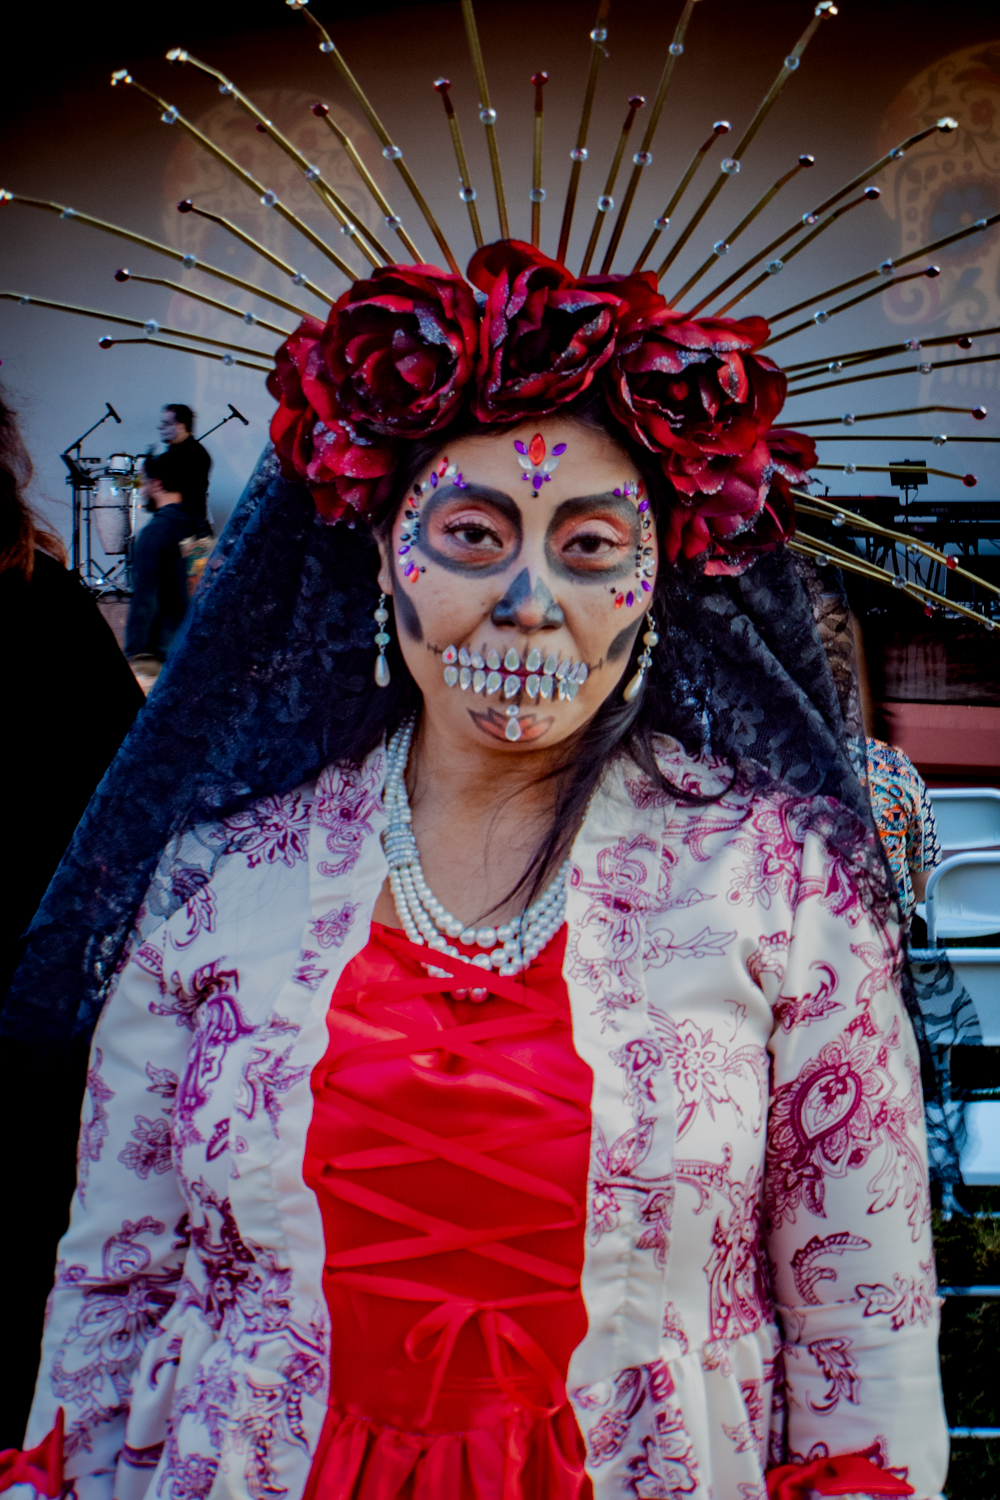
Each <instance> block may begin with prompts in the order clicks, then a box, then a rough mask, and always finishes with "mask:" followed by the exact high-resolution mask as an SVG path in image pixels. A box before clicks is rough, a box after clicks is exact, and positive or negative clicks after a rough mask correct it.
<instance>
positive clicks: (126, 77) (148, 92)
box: [111, 69, 358, 281]
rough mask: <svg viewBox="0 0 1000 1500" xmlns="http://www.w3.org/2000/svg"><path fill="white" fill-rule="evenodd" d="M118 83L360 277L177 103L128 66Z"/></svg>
mask: <svg viewBox="0 0 1000 1500" xmlns="http://www.w3.org/2000/svg"><path fill="white" fill-rule="evenodd" d="M118 84H128V85H130V87H132V88H134V89H137V90H138V91H139V93H140V94H145V96H146V98H147V99H152V101H153V103H154V104H156V105H157V106H158V107H159V109H160V117H161V119H162V120H163V122H164V124H166V125H179V126H180V128H181V130H183V131H184V133H185V134H186V135H189V136H190V137H191V139H192V140H193V141H197V142H198V145H199V146H201V147H202V148H203V150H205V151H207V152H208V154H209V155H210V156H214V157H215V160H216V161H217V162H220V163H221V164H222V166H224V167H225V168H226V170H227V171H229V172H232V174H233V176H234V177H238V178H239V180H240V182H242V183H243V184H244V185H245V186H246V187H248V188H249V189H250V191H251V192H253V193H256V195H257V197H258V198H259V199H260V201H261V203H263V204H264V205H265V206H266V207H267V208H273V209H274V211H275V213H276V214H280V216H281V217H282V218H283V219H284V220H285V222H286V223H288V224H291V226H292V228H293V229H297V230H298V231H299V233H300V234H301V235H304V237H305V238H306V239H307V240H308V241H309V243H310V244H311V245H314V246H315V247H316V249H317V250H319V251H320V253H321V254H323V255H325V256H326V258H327V260H331V261H332V262H333V264H334V265H335V266H336V267H337V270H338V271H342V272H343V273H344V275H345V276H346V277H347V278H348V280H349V281H357V279H358V278H357V273H356V272H355V271H352V270H351V268H350V266H349V265H348V264H347V262H346V261H345V260H341V258H340V256H339V255H338V254H337V253H336V251H335V250H331V249H330V246H329V245H328V244H327V243H326V241H325V240H324V239H323V238H322V237H321V236H320V235H318V234H317V233H316V231H315V230H314V229H310V228H309V225H308V224H306V223H304V222H303V221H302V219H300V218H299V217H298V215H297V214H294V213H292V211H291V209H290V208H286V207H285V205H284V204H283V203H282V202H281V200H280V198H278V196H277V195H276V194H275V193H272V192H271V191H270V190H269V189H268V188H265V186H264V184H263V183H262V182H258V181H257V179H256V177H252V176H251V174H250V173H249V172H247V171H246V170H245V169H244V168H243V167H241V166H240V164H239V162H237V161H234V160H233V158H232V157H231V156H228V155H227V154H226V152H225V151H223V150H222V148H221V147H220V146H217V145H216V144H215V142H214V141H211V140H209V138H208V136H207V135H205V134H204V133H203V132H202V131H200V130H199V129H198V127H197V126H196V125H192V123H191V121H190V120H188V119H186V118H185V117H184V115H182V114H181V113H180V111H179V110H178V109H177V108H176V107H175V106H174V105H173V104H168V103H167V102H166V100H165V99H161V98H160V96H159V94H154V93H153V90H152V89H148V88H146V86H145V85H144V84H141V83H136V81H135V79H134V78H133V77H132V75H131V73H128V72H126V71H125V70H124V69H122V70H120V71H119V72H117V73H113V74H112V75H111V85H112V87H115V86H116V85H118Z"/></svg>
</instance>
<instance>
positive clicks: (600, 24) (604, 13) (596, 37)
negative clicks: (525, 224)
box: [556, 0, 611, 265]
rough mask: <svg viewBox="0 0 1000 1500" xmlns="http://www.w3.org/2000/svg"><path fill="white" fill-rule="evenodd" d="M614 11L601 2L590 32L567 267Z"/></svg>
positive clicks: (567, 226)
mask: <svg viewBox="0 0 1000 1500" xmlns="http://www.w3.org/2000/svg"><path fill="white" fill-rule="evenodd" d="M610 8H611V0H601V3H600V4H599V5H598V7H597V19H596V20H595V22H594V25H593V29H592V30H591V33H590V71H589V72H588V74H587V87H586V88H585V89H584V92H583V109H582V111H581V113H580V126H579V129H578V130H577V132H576V145H575V146H574V147H573V149H572V151H571V152H570V159H571V161H572V163H573V165H572V166H571V167H570V171H569V186H568V187H567V189H566V204H565V207H564V208H563V219H562V227H561V229H560V230H559V249H558V250H557V251H556V260H558V261H559V262H560V263H561V264H562V265H565V264H566V253H567V251H568V249H569V236H570V231H571V230H572V228H573V214H574V212H575V211H576V195H577V192H578V191H579V187H580V173H581V172H582V171H583V164H584V162H585V161H586V160H587V136H588V134H589V132H590V116H591V112H592V111H593V108H594V95H595V94H596V92H597V75H598V73H599V72H600V69H601V58H602V57H606V56H607V52H606V51H605V48H604V43H605V42H606V41H607V39H608V28H607V25H606V22H607V19H608V11H609V10H610Z"/></svg>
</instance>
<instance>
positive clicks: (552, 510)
mask: <svg viewBox="0 0 1000 1500" xmlns="http://www.w3.org/2000/svg"><path fill="white" fill-rule="evenodd" d="M656 567H657V548H656V535H655V527H654V525H653V521H652V511H651V509H650V508H649V504H648V497H647V495H646V493H645V490H644V488H643V482H642V479H641V476H640V475H639V473H638V470H637V469H636V467H635V465H634V464H633V463H632V461H631V459H630V458H629V457H628V455H627V454H626V453H625V452H624V450H623V449H621V448H619V447H618V445H617V444H616V443H615V442H614V441H613V440H612V439H611V438H610V437H608V436H607V435H606V434H605V433H603V432H601V431H595V430H593V429H591V428H588V427H583V426H579V425H577V424H576V423H574V422H573V421H572V420H567V419H560V418H557V417H553V418H549V419H543V420H542V421H540V422H532V423H526V424H525V425H523V426H521V427H519V428H516V429H514V430H512V431H508V432H505V433H503V434H496V435H494V434H490V435H489V436H485V437H482V436H476V437H467V438H462V439H460V440H459V441H457V442H454V443H451V444H449V445H448V446H447V448H442V450H441V452H440V453H439V454H438V456H437V457H436V458H435V459H434V461H433V462H432V463H430V464H428V465H427V467H426V468H425V469H423V470H422V471H421V472H420V474H418V476H417V479H416V481H415V484H414V486H413V487H412V488H411V490H410V492H409V494H408V495H407V496H406V498H405V500H404V502H403V505H402V506H401V508H400V511H399V513H398V515H397V517H396V520H395V523H394V525H393V529H392V540H391V550H389V549H388V548H387V547H385V546H383V547H382V567H381V570H380V573H379V584H380V587H381V588H382V589H383V590H384V591H385V593H386V594H391V595H392V596H393V601H394V606H395V619H396V628H397V630H398V632H399V644H400V647H401V649H402V652H403V657H404V659H405V661H406V664H407V666H408V667H409V669H410V671H411V672H412V674H413V677H414V679H415V681H416V683H417V685H418V687H419V688H420V691H421V693H422V694H423V698H424V704H425V709H426V711H427V713H428V714H429V715H430V716H431V718H432V719H433V720H434V721H435V722H436V723H438V724H439V725H441V726H442V727H445V726H446V727H447V729H448V731H449V733H450V734H452V735H458V736H459V737H460V738H465V739H467V740H468V741H469V742H470V743H471V744H475V745H478V746H481V747H482V746H487V745H492V746H493V747H495V748H497V749H501V748H502V749H504V750H506V751H509V752H510V753H511V754H523V753H524V752H525V751H526V750H528V749H529V748H531V749H533V748H538V749H549V748H551V747H554V746H556V745H558V744H559V742H560V741H561V740H564V739H566V738H567V737H568V736H569V735H572V734H573V733H575V732H576V731H577V730H579V729H580V728H581V726H582V725H584V724H585V723H586V722H587V721H588V720H589V719H591V718H592V717H593V715H594V714H595V713H596V712H597V710H598V708H599V707H600V705H601V704H602V703H603V702H604V700H605V699H606V698H608V697H609V696H610V695H611V694H612V693H614V692H615V691H616V690H617V691H620V685H621V686H624V684H623V683H622V678H623V676H624V674H625V671H626V669H627V667H628V663H629V655H630V653H631V650H632V646H633V643H634V641H635V638H636V635H637V634H638V633H639V632H640V631H642V630H644V629H647V628H648V626H647V625H646V610H647V609H648V608H649V604H650V602H651V600H652V591H653V586H654V584H655V581H656Z"/></svg>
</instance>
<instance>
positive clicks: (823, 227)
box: [714, 187, 924, 318]
mask: <svg viewBox="0 0 1000 1500" xmlns="http://www.w3.org/2000/svg"><path fill="white" fill-rule="evenodd" d="M879 197H880V193H879V190H878V188H871V187H868V188H865V190H864V192H863V193H862V194H861V196H860V197H859V198H852V199H851V201H850V203H842V204H841V205H840V207H839V208H835V209H834V210H833V212H832V213H830V214H827V216H826V218H825V219H821V220H820V222H819V223H818V224H817V225H816V226H815V228H814V229H810V231H809V233H808V234H807V235H804V236H803V238H802V239H801V240H799V243H798V244H797V245H793V246H792V248H791V250H788V251H786V253H785V257H784V260H783V261H781V265H782V266H787V264H788V262H789V261H790V260H794V259H795V257H796V255H800V254H801V252H802V251H803V250H806V249H808V247H809V246H810V245H811V244H812V242H813V240H815V239H818V238H819V236H820V235H821V234H825V233H826V231H827V230H828V229H832V228H833V226H834V224H836V222H837V220H838V219H841V218H843V216H844V214H849V213H850V212H851V210H852V209H855V208H860V207H861V205H862V204H863V203H874V202H876V200H877V199H878V198H879ZM771 274H772V272H771V269H770V267H769V268H768V269H767V270H766V271H764V272H763V273H762V275H760V276H758V277H757V278H756V280H755V281H751V282H750V283H749V284H748V285H747V286H745V287H744V288H743V290H742V291H741V292H737V293H736V296H735V297H730V299H729V301H728V302H724V303H723V304H722V306H721V307H719V308H717V309H716V310H715V313H714V316H715V317H717V318H720V317H722V315H723V313H727V312H728V311H729V309H730V308H731V307H735V306H736V304H737V303H738V302H742V301H743V299H744V298H745V297H748V296H749V295H750V293H751V292H755V291H756V290H757V288H758V287H759V286H763V285H764V283H765V282H766V281H767V280H768V279H769V278H770V276H771ZM920 274H921V276H922V275H923V274H924V273H923V272H922V271H921V272H920Z"/></svg>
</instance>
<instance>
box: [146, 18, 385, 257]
mask: <svg viewBox="0 0 1000 1500" xmlns="http://www.w3.org/2000/svg"><path fill="white" fill-rule="evenodd" d="M167 61H168V62H172V63H178V64H185V63H190V64H191V66H192V68H197V70H198V71H199V72H200V73H205V74H207V75H208V77H209V78H214V79H215V80H216V81H217V83H218V85H219V92H220V93H221V94H224V95H225V96H226V97H228V98H230V99H233V100H235V102H236V103H237V104H238V105H239V107H240V108H241V109H242V110H243V112H244V113H245V114H248V115H249V116H250V118H251V119H252V120H255V121H256V123H257V127H258V129H259V130H261V131H262V132H263V133H264V135H266V136H268V138H269V139H270V140H272V141H273V142H274V143H275V145H276V146H278V147H279V149H280V150H282V151H283V152H284V153H285V155H286V156H287V157H289V158H290V159H291V160H292V161H293V162H294V163H295V165H296V166H297V167H298V169H299V171H300V172H301V173H302V175H303V177H304V178H305V179H306V181H307V182H308V184H309V186H310V187H311V188H312V190H313V192H314V193H315V194H316V196H317V197H318V198H319V200H320V202H321V203H322V204H323V206H324V208H326V209H328V210H329V211H330V212H331V213H332V214H333V216H334V218H335V219H336V220H337V223H338V224H339V225H340V227H341V231H342V232H343V233H344V234H346V235H348V237H349V238H351V239H354V238H355V236H358V235H360V236H361V238H360V239H358V240H357V246H358V249H359V250H360V251H361V253H362V255H364V257H365V259H366V260H368V261H370V262H371V264H372V265H373V266H377V265H380V264H384V265H388V264H390V263H391V261H392V256H391V255H390V254H389V253H388V251H387V250H386V249H385V246H384V245H382V244H381V242H380V241H379V239H378V237H377V236H376V235H375V234H373V233H372V231H371V230H370V229H369V228H368V226H367V224H364V223H362V222H361V221H360V220H358V219H357V218H355V216H354V215H353V214H352V213H351V210H350V209H349V207H348V206H347V204H346V203H345V202H344V200H343V198H341V197H340V195H339V194H338V193H336V192H335V191H334V189H333V188H332V187H331V186H330V184H329V183H328V182H326V181H325V180H324V178H323V174H322V172H321V171H320V169H319V168H318V167H317V166H314V165H313V163H312V162H310V161H309V160H308V158H307V157H305V156H303V155H302V152H301V151H300V150H299V149H298V147H297V146H294V145H293V144H292V142H291V141H290V140H289V139H288V137H287V136H285V135H283V134H282V132H281V131H280V130H279V129H278V127H277V126H276V125H275V124H274V123H273V122H272V121H271V120H269V119H268V118H267V116H266V115H265V114H262V113H261V111H260V110H259V109H258V108H257V106H256V105H255V104H254V103H253V101H252V100H251V99H248V98H247V96H246V94H244V93H243V92H242V90H240V89H238V88H237V87H236V85H235V84H234V83H232V82H231V81H230V80H229V79H228V78H227V77H226V75H225V74H224V73H220V72H219V71H218V69H217V68H213V67H210V66H209V64H208V63H203V62H201V61H200V59H199V58H197V57H192V55H191V53H190V52H185V51H184V49H183V48H182V47H172V48H171V50H170V51H169V52H168V53H167ZM365 241H367V245H366V244H365V243H364V242H365Z"/></svg>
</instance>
